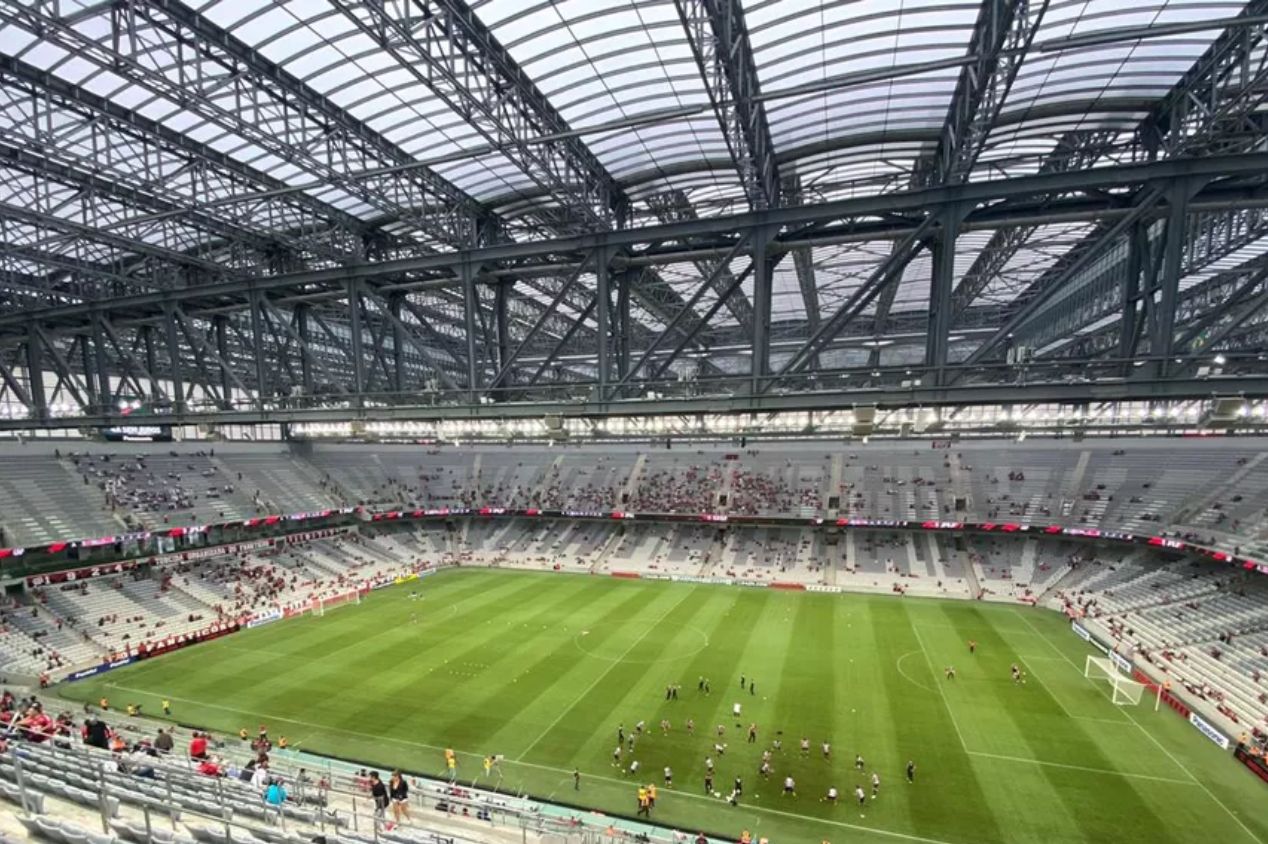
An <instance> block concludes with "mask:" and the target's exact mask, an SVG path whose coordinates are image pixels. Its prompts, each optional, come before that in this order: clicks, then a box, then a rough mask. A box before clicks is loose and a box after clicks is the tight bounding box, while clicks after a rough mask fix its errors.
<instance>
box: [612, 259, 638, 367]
mask: <svg viewBox="0 0 1268 844" xmlns="http://www.w3.org/2000/svg"><path fill="white" fill-rule="evenodd" d="M637 282H638V271H637V270H631V269H625V270H622V271H621V272H619V273H617V275H616V332H615V337H616V377H617V379H618V380H623V379H624V378H625V377H626V376H627V375H628V374H629V371H630V288H631V287H632V286H633V285H634V284H636V283H637Z"/></svg>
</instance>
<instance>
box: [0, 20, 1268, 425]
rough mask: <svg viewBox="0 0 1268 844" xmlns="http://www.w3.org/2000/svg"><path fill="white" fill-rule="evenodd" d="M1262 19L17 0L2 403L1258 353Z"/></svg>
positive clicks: (852, 376) (607, 385)
mask: <svg viewBox="0 0 1268 844" xmlns="http://www.w3.org/2000/svg"><path fill="white" fill-rule="evenodd" d="M1266 21H1268V2H1263V0H1253V1H1252V2H1250V3H1242V2H1225V1H1224V0H1186V1H1185V2H1169V0H1149V2H1144V3H1135V4H1124V3H1122V2H1120V0H1050V2H1044V0H980V1H979V2H956V1H955V0H922V1H921V2H904V0H856V1H855V2H840V1H839V0H814V1H813V2H812V1H811V0H744V2H741V0H561V1H559V2H527V0H477V1H476V2H470V3H468V2H464V0H431V1H430V2H429V1H428V0H383V2H358V1H357V0H291V2H274V1H273V0H210V2H194V0H186V2H181V1H180V0H148V1H147V2H142V0H110V1H109V2H90V1H89V0H59V2H42V3H31V2H29V0H0V286H2V287H0V297H2V299H3V309H4V313H3V315H0V368H3V374H4V395H3V396H0V399H4V400H8V401H11V402H17V403H18V404H20V405H21V406H22V407H24V408H26V409H27V410H28V411H29V412H30V415H31V416H33V417H38V418H39V419H41V420H43V421H49V418H50V417H51V416H58V415H62V416H67V417H70V416H78V415H83V414H87V413H88V411H90V410H93V409H97V410H101V409H104V408H109V407H113V406H114V404H115V401H114V399H116V398H117V397H119V396H120V395H121V394H123V393H125V392H128V393H132V394H136V393H141V394H142V395H146V396H149V397H152V398H155V399H162V401H163V403H164V404H165V405H167V406H173V407H176V408H178V409H185V410H193V409H194V407H195V405H198V404H200V403H201V404H203V405H204V406H207V407H212V406H216V405H219V406H220V407H221V408H223V407H226V406H230V405H232V406H245V407H253V408H255V409H257V410H258V409H261V408H262V407H263V405H264V403H265V402H266V401H268V400H270V398H271V397H276V396H277V395H279V394H281V393H286V394H294V393H295V392H299V391H303V392H305V393H307V394H309V395H324V396H327V397H333V396H339V397H343V398H347V397H349V396H353V397H360V399H359V400H354V403H364V402H367V401H368V402H370V403H400V402H403V401H406V398H407V397H408V396H413V397H415V398H416V397H417V395H418V393H419V392H420V391H422V390H427V389H428V388H436V389H437V390H439V392H440V395H441V396H442V401H446V402H458V403H463V404H467V405H472V406H478V404H479V400H481V399H486V400H487V398H488V397H489V396H492V397H494V398H496V399H498V400H499V401H500V400H514V399H524V398H532V399H534V400H542V399H543V398H544V399H545V400H547V401H550V400H558V399H563V400H572V399H575V398H576V397H577V396H578V395H582V394H584V395H586V396H587V397H590V398H593V397H594V396H595V395H596V392H595V391H596V390H597V395H598V398H599V400H600V401H601V402H606V401H608V400H611V399H620V398H629V397H631V396H642V395H645V394H646V393H647V392H648V391H651V392H659V393H660V394H674V393H675V391H681V390H692V391H700V390H704V391H706V392H713V393H717V394H738V393H746V394H753V393H759V394H760V393H784V392H798V391H806V390H812V389H822V388H823V387H824V385H827V384H833V385H835V386H836V387H837V388H840V389H851V388H852V389H858V388H875V387H878V386H881V387H886V388H895V389H898V388H906V387H910V386H911V385H912V384H913V383H919V384H921V385H923V386H925V387H930V386H937V387H940V388H941V387H950V386H952V385H956V384H960V385H964V384H966V383H969V382H973V381H975V380H977V381H982V382H984V383H993V384H998V383H1001V382H1003V383H1011V382H1012V381H1014V380H1015V378H1016V372H1015V367H1016V365H1018V364H1019V363H1021V364H1025V365H1026V366H1029V367H1032V368H1035V371H1036V372H1045V373H1048V374H1047V375H1044V376H1041V378H1049V379H1050V380H1054V381H1068V380H1069V379H1070V378H1071V377H1075V376H1077V377H1079V378H1084V379H1087V380H1092V381H1096V380H1107V379H1117V380H1122V379H1123V378H1124V377H1125V376H1126V375H1133V376H1135V375H1136V373H1134V372H1128V371H1126V370H1125V367H1126V366H1127V362H1129V361H1131V360H1133V359H1145V360H1147V362H1148V367H1147V370H1148V375H1149V377H1150V378H1151V379H1153V380H1155V381H1157V380H1166V381H1168V382H1170V381H1177V382H1179V381H1187V380H1191V379H1192V378H1193V377H1194V376H1196V375H1198V374H1199V368H1200V367H1202V366H1203V365H1204V364H1203V363H1202V360H1200V359H1206V358H1209V357H1210V355H1211V354H1213V353H1214V352H1215V351H1217V350H1218V351H1221V352H1224V353H1225V358H1226V360H1227V359H1229V358H1231V362H1229V363H1227V364H1225V365H1224V366H1225V367H1226V371H1227V372H1229V373H1238V374H1242V375H1262V374H1263V369H1264V367H1263V365H1262V362H1261V361H1259V360H1257V357H1256V356H1255V355H1253V354H1243V353H1244V352H1257V351H1258V350H1259V349H1262V348H1263V346H1264V345H1265V343H1264V339H1265V338H1264V321H1265V313H1266V312H1265V308H1264V305H1265V302H1266V301H1268V287H1266V286H1265V278H1266V277H1268V255H1266V254H1265V253H1268V237H1265V235H1268V231H1265V217H1264V213H1263V210H1262V206H1263V205H1264V197H1265V193H1264V185H1263V179H1264V172H1265V165H1266V164H1268V154H1266V153H1265V152H1264V149H1265V146H1264V142H1265V139H1266V137H1268V135H1266V133H1265V125H1264V119H1265V97H1266V96H1268V65H1266V64H1265V59H1266V58H1268V52H1266V47H1265V34H1266V33H1265V22H1266ZM710 221H715V223H713V224H711V223H710ZM262 282H267V283H262ZM1176 361H1178V362H1176ZM983 367H985V369H984V368H983ZM32 373H38V374H42V377H32ZM1201 374H1203V375H1205V374H1209V372H1208V371H1204V372H1202V373H1201ZM811 376H813V377H811ZM49 378H51V379H52V381H51V382H50V384H49V385H46V384H45V383H44V382H45V381H46V380H48V379H49ZM1032 380H1033V378H1032ZM1238 383H1239V385H1241V386H1243V387H1244V386H1245V385H1247V384H1251V383H1252V382H1251V381H1249V380H1246V381H1241V382H1238ZM683 384H690V385H691V386H690V387H684V386H682V385H683ZM542 391H545V392H542ZM41 394H43V395H41ZM411 400H412V399H411ZM70 405H73V407H71V408H70V409H69V410H67V411H66V412H65V413H60V414H59V413H53V412H52V411H50V408H51V407H54V406H59V407H63V408H64V409H65V407H67V406H70ZM81 411H82V414H81Z"/></svg>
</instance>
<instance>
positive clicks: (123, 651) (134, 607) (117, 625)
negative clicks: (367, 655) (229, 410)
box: [0, 533, 428, 674]
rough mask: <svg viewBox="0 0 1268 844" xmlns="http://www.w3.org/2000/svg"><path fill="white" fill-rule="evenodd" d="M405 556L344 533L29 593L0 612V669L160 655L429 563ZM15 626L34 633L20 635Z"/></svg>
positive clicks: (404, 550)
mask: <svg viewBox="0 0 1268 844" xmlns="http://www.w3.org/2000/svg"><path fill="white" fill-rule="evenodd" d="M413 551H414V549H411V548H409V547H408V546H404V547H403V546H398V545H393V544H391V543H387V542H383V541H381V540H379V539H376V538H373V537H362V536H359V535H357V534H353V533H344V534H339V535H336V536H332V537H328V538H323V539H318V540H313V541H279V542H277V543H276V544H274V545H273V546H272V547H270V548H268V549H265V550H257V551H240V552H238V553H237V554H236V555H231V556H223V557H215V558H211V559H208V560H200V561H196V562H182V563H176V564H173V565H170V566H167V567H164V568H162V569H150V568H147V567H141V568H137V569H133V570H130V571H126V572H122V573H119V574H113V575H109V576H102V577H95V578H91V579H83V580H73V581H68V582H65V583H58V584H53V585H45V586H41V587H36V588H34V589H31V590H29V592H28V593H27V595H26V596H24V597H23V598H22V599H18V598H8V599H6V600H5V603H4V605H3V607H0V668H4V667H9V668H10V670H21V671H25V672H28V673H30V674H46V673H49V672H53V671H56V670H58V669H66V668H69V667H71V665H72V664H73V663H80V664H82V663H84V662H94V661H100V660H101V659H104V658H106V657H120V656H129V655H133V654H135V653H138V652H140V651H142V650H148V649H153V648H162V647H167V646H170V645H173V644H175V643H178V642H180V641H184V640H187V639H188V638H189V637H190V636H192V635H194V634H196V633H200V632H206V631H209V630H219V629H224V628H226V627H229V626H231V625H233V624H236V623H239V622H240V621H242V620H243V619H245V618H248V617H250V616H252V615H254V614H259V613H263V612H268V611H272V610H277V611H282V612H284V611H288V610H290V611H294V610H296V609H301V608H303V607H306V606H309V605H311V604H312V603H313V602H314V601H317V600H324V599H329V598H331V597H334V596H337V595H342V594H346V593H349V592H351V591H355V590H357V589H359V588H363V587H364V585H365V584H368V583H378V582H381V581H382V580H383V579H385V578H389V577H392V576H395V575H396V574H398V573H401V572H403V571H407V570H412V569H414V568H417V567H418V566H421V565H423V564H425V563H426V562H427V561H428V557H427V555H424V554H422V553H421V552H420V553H413ZM18 621H21V622H23V623H25V624H28V626H29V624H30V622H32V621H35V622H38V623H39V624H40V625H42V626H41V628H40V629H38V630H35V631H34V632H30V633H28V632H24V631H23V630H22V629H19V628H18V627H17V626H16V623H17V622H18ZM53 638H59V639H60V640H61V641H71V642H76V643H81V644H79V645H78V647H77V648H76V650H77V653H76V654H75V656H74V657H67V656H65V655H64V653H63V652H64V651H65V650H66V648H65V646H60V647H59V646H54V645H52V644H49V643H48V642H49V640H50V639H53Z"/></svg>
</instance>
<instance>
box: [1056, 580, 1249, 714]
mask: <svg viewBox="0 0 1268 844" xmlns="http://www.w3.org/2000/svg"><path fill="white" fill-rule="evenodd" d="M1088 568H1091V569H1094V570H1093V572H1092V573H1091V574H1090V575H1089V576H1087V577H1085V578H1083V579H1080V580H1077V581H1074V580H1067V581H1064V582H1063V583H1062V593H1061V599H1062V600H1063V601H1065V602H1067V603H1069V604H1072V605H1074V606H1077V607H1078V608H1080V609H1081V610H1082V611H1083V612H1084V613H1085V614H1086V616H1087V618H1088V619H1089V621H1090V622H1092V623H1094V624H1097V625H1099V626H1101V627H1102V628H1103V629H1104V630H1105V631H1106V633H1107V634H1108V635H1110V636H1111V637H1113V638H1114V639H1116V640H1118V641H1119V642H1121V646H1120V647H1121V649H1123V650H1124V651H1125V652H1126V653H1127V654H1128V655H1130V656H1131V657H1132V658H1133V659H1135V660H1137V661H1142V662H1146V663H1148V664H1150V665H1151V666H1153V668H1154V670H1155V671H1158V672H1161V673H1163V674H1165V676H1166V677H1168V678H1169V679H1170V680H1171V682H1172V684H1173V688H1183V689H1185V690H1187V692H1188V693H1189V695H1190V696H1193V697H1197V698H1199V699H1201V700H1203V701H1205V702H1207V703H1208V704H1209V705H1210V706H1212V707H1214V708H1215V709H1217V710H1218V711H1219V713H1220V714H1222V715H1223V716H1224V717H1226V718H1228V719H1229V720H1231V721H1233V722H1234V723H1236V724H1238V725H1241V728H1243V729H1244V728H1245V727H1247V726H1255V727H1257V728H1259V729H1261V730H1268V682H1265V676H1266V675H1268V612H1265V609H1264V607H1265V603H1268V585H1266V584H1264V583H1263V582H1261V581H1262V578H1260V577H1257V576H1248V575H1247V574H1246V573H1243V572H1238V571H1235V570H1230V569H1227V568H1219V567H1213V566H1209V565H1200V564H1190V563H1183V562H1181V563H1172V564H1170V565H1166V566H1162V567H1159V566H1157V565H1156V564H1155V565H1150V564H1148V562H1143V561H1141V560H1139V559H1137V560H1128V561H1126V562H1125V563H1123V564H1120V565H1117V566H1105V565H1102V566H1099V567H1097V566H1088Z"/></svg>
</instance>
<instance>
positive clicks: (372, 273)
mask: <svg viewBox="0 0 1268 844" xmlns="http://www.w3.org/2000/svg"><path fill="white" fill-rule="evenodd" d="M1265 170H1268V153H1249V154H1243V155H1234V156H1212V157H1209V158H1187V159H1175V160H1169V161H1159V162H1152V163H1147V164H1136V165H1123V166H1121V167H1115V168H1093V169H1090V170H1084V171H1077V172H1076V171H1071V172H1058V173H1046V174H1039V175H1034V176H1025V177H1017V178H1009V179H999V180H993V181H984V182H968V183H965V184H962V185H955V186H946V187H940V188H928V189H923V190H919V191H904V192H897V193H893V194H884V195H875V196H862V197H856V198H851V199H843V200H837V201H833V202H827V203H821V204H818V205H805V206H796V207H782V208H776V209H768V210H766V211H761V212H749V213H745V214H736V215H729V216H718V217H704V218H700V219H697V220H692V221H688V222H680V223H674V224H668V225H657V226H647V227H642V228H638V229H627V230H622V231H614V232H600V233H589V234H582V235H573V236H569V237H562V238H554V239H546V240H540V241H534V242H531V243H498V244H491V245H488V246H482V247H478V248H474V249H469V250H459V251H457V252H453V253H445V254H438V255H417V256H411V257H407V258H398V259H392V260H384V261H380V262H377V263H374V264H360V265H350V266H347V267H338V268H329V269H321V270H310V271H305V272H296V273H288V274H283V275H279V276H272V277H268V278H252V279H243V280H235V281H232V282H220V283H208V284H202V285H199V286H197V287H189V288H178V289H172V290H166V291H162V292H159V293H154V294H145V295H132V296H120V297H117V298H114V299H112V300H110V301H109V302H82V303H78V304H74V305H61V306H53V307H49V308H38V309H30V310H28V311H24V312H20V313H13V312H9V313H4V314H0V328H3V327H11V326H14V325H22V324H24V323H25V322H26V321H27V320H28V319H33V318H38V319H44V320H63V319H75V318H79V319H82V318H83V316H84V315H86V314H90V313H94V312H118V313H126V312H129V311H134V310H135V309H137V308H143V307H145V306H147V305H148V304H152V303H154V302H159V301H173V302H175V301H181V302H188V301H214V300H215V299H216V297H223V296H238V295H240V294H241V293H242V291H244V290H246V289H261V290H282V289H288V288H294V289H304V288H310V287H313V286H319V285H331V286H339V285H343V284H344V283H345V282H346V281H347V280H349V279H374V278H381V277H406V276H411V275H414V274H417V273H420V272H450V271H451V270H452V267H453V266H454V264H455V263H461V262H463V261H467V262H471V263H473V264H476V265H491V264H496V263H499V262H503V261H521V260H524V259H527V258H532V257H538V256H541V257H546V258H551V259H558V257H559V256H561V255H575V254H576V253H578V252H583V251H587V250H590V249H594V248H596V247H598V246H601V245H602V246H609V247H613V248H618V249H619V248H626V247H633V246H637V245H639V244H650V243H669V242H674V241H677V240H680V239H684V238H690V237H699V236H703V235H712V236H717V237H720V238H734V237H735V236H736V235H737V234H741V235H743V234H746V233H748V232H749V231H751V230H752V229H753V228H754V227H756V226H761V225H768V226H772V227H777V228H779V229H781V230H790V229H792V228H795V227H797V226H804V225H807V224H811V223H824V222H827V221H832V220H847V221H851V222H854V221H858V220H859V219H860V218H869V217H875V216H877V215H885V214H908V213H918V214H924V213H926V212H927V211H929V210H937V209H938V208H940V207H942V206H945V205H947V204H949V203H965V204H968V205H971V206H977V205H981V204H984V203H988V202H996V201H1000V200H1008V199H1014V198H1020V197H1033V196H1036V195H1042V194H1052V193H1070V192H1090V191H1097V190H1103V189H1106V188H1115V187H1120V186H1122V185H1124V184H1142V183H1145V182H1156V183H1158V184H1165V183H1166V182H1168V181H1170V180H1174V179H1177V178H1188V177H1209V178H1219V177H1237V176H1244V175H1259V174H1262V173H1263V172H1264V171H1265ZM1115 208H1117V205H1116V206H1115ZM1126 213H1127V214H1131V213H1135V212H1134V211H1128V212H1126ZM1110 216H1111V217H1112V218H1117V219H1122V218H1123V215H1122V214H1119V213H1118V212H1117V211H1115V212H1113V213H1112V214H1111V215H1110ZM972 220H973V217H972V216H970V218H969V221H968V222H967V223H966V228H969V227H971V225H970V224H971V223H972ZM915 230H916V229H914V228H911V227H909V226H903V227H900V228H899V232H901V233H902V236H904V237H908V236H910V234H911V233H912V232H913V231H915ZM870 236H871V235H869V237H870ZM785 237H787V235H785ZM781 240H782V238H781V239H777V240H776V241H775V243H773V244H772V247H771V248H772V249H773V250H778V249H780V248H781ZM792 242H794V243H795V242H796V241H795V239H794V240H793V241H792ZM733 244H734V240H731V241H729V242H728V243H727V245H728V247H729V246H730V245H733ZM782 248H787V247H782ZM648 260H654V253H653V254H652V256H651V257H649V259H648ZM413 287H414V288H417V289H422V288H426V287H440V288H452V287H455V281H454V279H453V278H452V276H446V277H441V278H437V279H434V280H433V281H422V282H418V283H416V284H414V285H413Z"/></svg>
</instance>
